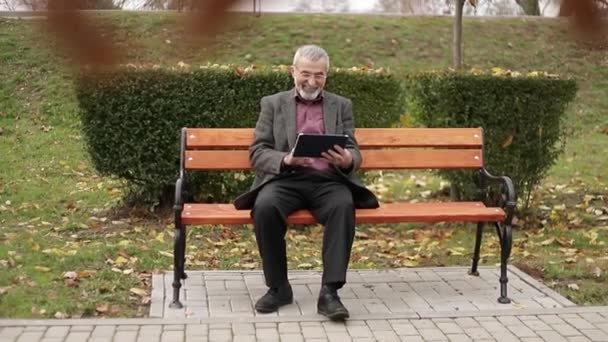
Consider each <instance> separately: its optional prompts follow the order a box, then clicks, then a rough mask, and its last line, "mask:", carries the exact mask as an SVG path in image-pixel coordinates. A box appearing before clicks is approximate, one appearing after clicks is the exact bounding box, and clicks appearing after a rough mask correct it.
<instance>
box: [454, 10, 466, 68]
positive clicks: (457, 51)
mask: <svg viewBox="0 0 608 342" xmlns="http://www.w3.org/2000/svg"><path fill="white" fill-rule="evenodd" d="M464 1H465V0H456V13H455V14H454V30H453V47H452V67H453V68H454V69H456V70H460V69H462V11H463V8H464Z"/></svg>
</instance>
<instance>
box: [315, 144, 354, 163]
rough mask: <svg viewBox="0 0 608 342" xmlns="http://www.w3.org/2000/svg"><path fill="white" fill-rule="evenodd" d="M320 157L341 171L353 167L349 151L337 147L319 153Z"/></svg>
mask: <svg viewBox="0 0 608 342" xmlns="http://www.w3.org/2000/svg"><path fill="white" fill-rule="evenodd" d="M321 156H322V157H323V159H325V160H327V161H329V162H330V163H332V164H334V165H336V166H338V167H340V168H341V169H348V168H350V167H351V166H352V165H353V156H352V154H351V153H350V151H349V150H348V149H344V148H342V147H340V146H338V145H334V148H333V149H331V150H329V151H327V152H323V153H321Z"/></svg>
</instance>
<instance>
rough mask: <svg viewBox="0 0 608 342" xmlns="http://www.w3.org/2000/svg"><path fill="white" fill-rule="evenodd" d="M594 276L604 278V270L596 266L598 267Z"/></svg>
mask: <svg viewBox="0 0 608 342" xmlns="http://www.w3.org/2000/svg"><path fill="white" fill-rule="evenodd" d="M593 275H594V276H595V277H596V278H600V277H601V276H602V269H601V268H599V267H597V266H596V267H595V268H594V269H593Z"/></svg>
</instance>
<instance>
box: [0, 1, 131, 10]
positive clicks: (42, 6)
mask: <svg viewBox="0 0 608 342" xmlns="http://www.w3.org/2000/svg"><path fill="white" fill-rule="evenodd" d="M4 1H10V0H4ZM68 1H71V2H73V3H74V7H75V8H76V9H121V8H122V7H123V6H124V4H125V3H126V1H127V0H68ZM15 2H17V3H18V4H19V5H21V6H23V7H25V8H27V9H29V10H31V11H44V10H47V9H49V8H48V7H49V1H48V0H16V1H15Z"/></svg>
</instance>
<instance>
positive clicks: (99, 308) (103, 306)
mask: <svg viewBox="0 0 608 342" xmlns="http://www.w3.org/2000/svg"><path fill="white" fill-rule="evenodd" d="M108 310H110V306H109V305H108V304H100V305H97V307H96V308H95V311H97V312H99V313H106V312H108Z"/></svg>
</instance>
